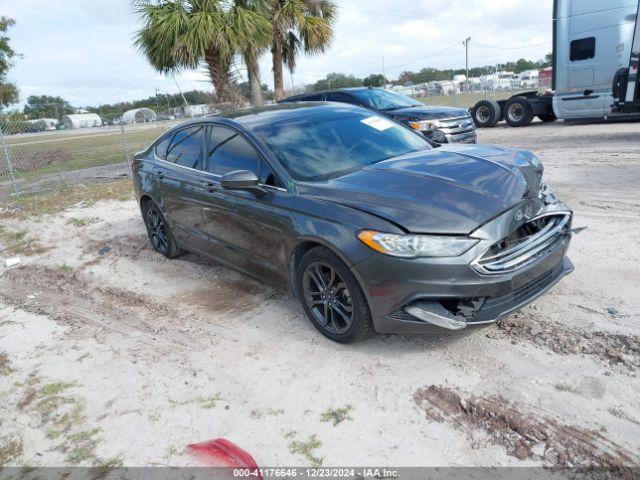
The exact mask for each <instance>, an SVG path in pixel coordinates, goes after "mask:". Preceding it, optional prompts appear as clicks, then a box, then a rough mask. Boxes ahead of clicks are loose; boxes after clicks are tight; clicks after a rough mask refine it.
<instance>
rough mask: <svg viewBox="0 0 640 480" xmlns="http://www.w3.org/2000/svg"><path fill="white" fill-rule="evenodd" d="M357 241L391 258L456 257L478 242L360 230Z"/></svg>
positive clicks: (464, 239)
mask: <svg viewBox="0 0 640 480" xmlns="http://www.w3.org/2000/svg"><path fill="white" fill-rule="evenodd" d="M358 239H359V240H360V241H361V242H362V243H364V244H365V245H367V246H368V247H370V248H373V249H374V250H375V251H376V252H380V253H384V254H385V255H391V256H393V257H405V258H415V257H457V256H458V255H462V254H463V253H464V252H466V251H467V250H469V249H470V248H471V247H473V246H474V245H475V244H476V243H478V240H475V239H473V238H463V237H445V236H438V235H395V234H392V233H382V232H376V231H373V230H362V231H361V232H359V233H358Z"/></svg>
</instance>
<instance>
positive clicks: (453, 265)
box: [352, 205, 574, 333]
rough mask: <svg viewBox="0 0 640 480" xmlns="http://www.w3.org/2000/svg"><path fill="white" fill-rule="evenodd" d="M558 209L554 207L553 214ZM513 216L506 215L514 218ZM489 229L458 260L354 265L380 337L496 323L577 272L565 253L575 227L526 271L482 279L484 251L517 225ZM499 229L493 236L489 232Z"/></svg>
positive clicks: (377, 260) (383, 259) (500, 223)
mask: <svg viewBox="0 0 640 480" xmlns="http://www.w3.org/2000/svg"><path fill="white" fill-rule="evenodd" d="M559 206H560V207H561V206H562V205H554V206H552V207H549V209H548V210H550V211H551V213H554V212H555V211H558V213H560V214H563V215H571V213H570V212H569V211H564V209H562V210H563V211H559V210H560V209H559ZM543 211H546V210H543ZM512 217H513V215H512V213H511V214H510V213H507V214H506V215H505V218H506V219H509V218H512ZM495 222H497V224H494V225H488V226H487V228H485V230H483V231H484V233H483V232H481V231H478V232H477V234H478V235H479V236H481V238H482V235H485V233H486V235H485V237H486V238H485V239H484V240H481V241H480V243H479V244H478V246H477V248H476V249H472V250H471V251H469V252H467V253H466V254H464V255H462V256H460V257H456V258H417V259H400V258H393V257H389V256H385V255H380V254H376V255H373V256H372V257H369V258H368V259H366V260H364V261H362V262H360V263H358V264H356V265H354V266H353V267H352V270H353V272H354V274H355V275H356V277H357V278H358V280H359V281H360V283H361V285H363V287H364V288H363V290H364V292H365V295H366V296H367V299H368V301H369V306H370V309H371V313H372V319H373V324H374V328H375V330H376V331H377V332H380V333H428V332H438V331H440V332H441V331H443V330H461V329H463V328H466V327H468V326H473V325H483V324H488V323H492V322H495V321H497V320H499V319H501V318H503V317H505V316H506V315H508V314H510V313H512V312H514V311H516V310H518V309H520V308H522V307H524V306H525V305H527V304H529V303H531V302H532V301H534V300H535V299H536V298H538V297H539V296H540V295H542V294H544V293H545V292H546V291H547V290H549V289H550V288H551V287H552V286H553V285H555V284H556V283H557V282H558V281H559V280H560V279H562V278H563V277H564V276H566V275H568V274H569V273H571V272H572V271H573V270H574V267H573V264H572V263H571V261H570V260H569V258H567V256H566V253H567V249H568V247H569V243H570V241H571V232H570V227H571V222H570V221H569V222H568V223H567V224H566V226H565V227H564V228H565V230H564V233H563V234H562V235H558V237H557V240H556V241H555V242H554V243H553V244H551V245H550V246H549V247H548V248H546V249H545V251H544V252H543V253H541V254H539V255H538V256H535V257H532V259H531V261H530V262H529V263H527V264H525V265H524V266H523V267H522V268H517V269H515V270H514V271H508V272H504V273H500V274H491V275H487V274H482V273H481V272H478V271H477V269H475V268H474V266H473V265H474V260H476V259H477V258H478V257H479V255H480V254H481V252H482V251H483V250H484V249H485V248H486V247H487V246H488V245H490V244H492V243H493V242H494V241H495V240H491V238H494V239H495V238H502V236H503V234H504V232H508V231H511V230H512V228H513V225H508V224H505V221H504V219H500V218H498V219H496V220H495ZM493 229H495V230H496V231H495V233H494V234H490V232H492V231H493Z"/></svg>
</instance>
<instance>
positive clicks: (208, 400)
mask: <svg viewBox="0 0 640 480" xmlns="http://www.w3.org/2000/svg"><path fill="white" fill-rule="evenodd" d="M220 401H222V397H221V396H220V394H219V393H216V394H215V395H212V396H210V397H198V398H196V399H194V400H173V399H171V398H170V399H169V403H170V404H171V406H173V407H180V406H183V405H197V406H199V407H200V408H206V409H210V408H216V406H217V405H218V402H220Z"/></svg>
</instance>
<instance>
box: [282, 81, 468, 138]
mask: <svg viewBox="0 0 640 480" xmlns="http://www.w3.org/2000/svg"><path fill="white" fill-rule="evenodd" d="M290 102H340V103H349V104H351V105H358V106H359V107H365V108H368V109H370V110H375V111H376V112H378V113H381V114H383V115H386V116H388V117H391V118H393V119H394V120H396V121H398V122H401V123H403V124H405V125H407V126H409V127H411V128H413V129H414V130H418V131H420V132H422V133H423V134H424V136H426V137H427V138H428V139H429V140H430V141H432V142H434V143H437V144H443V143H476V141H477V135H476V125H475V123H474V122H473V119H472V118H471V115H469V112H467V111H466V110H464V109H463V108H453V107H437V106H434V105H424V104H423V103H420V102H419V101H417V100H415V99H413V98H411V97H407V96H406V95H402V94H399V93H396V92H391V91H389V90H383V89H381V88H366V87H362V88H343V89H340V90H329V91H326V92H314V93H305V94H302V95H295V96H293V97H289V98H285V99H284V100H282V101H281V103H290Z"/></svg>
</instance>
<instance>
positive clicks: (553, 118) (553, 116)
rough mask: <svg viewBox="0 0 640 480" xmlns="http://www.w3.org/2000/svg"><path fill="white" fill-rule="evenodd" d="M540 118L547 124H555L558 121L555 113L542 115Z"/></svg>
mask: <svg viewBox="0 0 640 480" xmlns="http://www.w3.org/2000/svg"><path fill="white" fill-rule="evenodd" d="M538 118H539V119H540V120H542V121H543V122H545V123H548V122H555V121H556V120H557V119H558V117H556V114H555V113H553V112H547V113H541V114H540V115H538Z"/></svg>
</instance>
